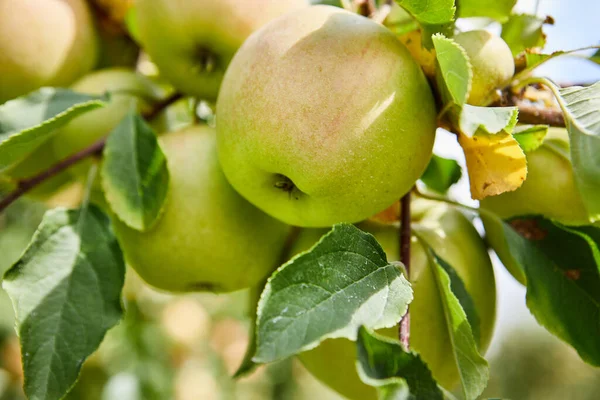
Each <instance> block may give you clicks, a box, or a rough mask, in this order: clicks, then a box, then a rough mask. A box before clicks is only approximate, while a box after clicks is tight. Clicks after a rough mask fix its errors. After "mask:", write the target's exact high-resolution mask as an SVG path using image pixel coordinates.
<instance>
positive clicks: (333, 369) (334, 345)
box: [293, 203, 496, 400]
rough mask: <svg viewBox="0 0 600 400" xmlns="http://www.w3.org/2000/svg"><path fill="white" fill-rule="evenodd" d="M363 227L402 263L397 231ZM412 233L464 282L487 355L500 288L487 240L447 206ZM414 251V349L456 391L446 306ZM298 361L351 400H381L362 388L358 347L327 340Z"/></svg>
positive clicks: (306, 236)
mask: <svg viewBox="0 0 600 400" xmlns="http://www.w3.org/2000/svg"><path fill="white" fill-rule="evenodd" d="M440 204H441V203H440ZM360 227H361V229H363V230H365V231H367V232H370V233H372V234H373V235H374V236H375V238H376V239H377V240H378V241H379V243H380V244H381V246H382V247H383V249H384V250H385V252H386V254H387V256H388V259H389V260H391V261H392V260H398V259H399V249H398V242H399V241H398V229H397V227H394V226H391V225H380V224H374V223H372V222H370V223H366V224H363V225H361V226H360ZM413 228H414V230H415V231H416V232H418V233H419V234H420V235H421V236H422V237H423V238H424V239H425V240H426V241H427V242H428V244H429V245H430V246H431V247H432V248H433V249H434V251H435V252H436V253H437V254H438V255H439V256H440V257H442V258H443V259H444V260H446V261H447V262H448V263H449V264H450V265H451V266H452V267H453V268H454V269H455V271H456V272H457V274H458V276H459V277H460V278H461V279H462V281H463V283H464V285H465V288H466V289H467V292H468V293H469V294H470V295H471V298H472V299H473V302H474V304H475V306H476V310H477V313H478V316H479V318H480V324H479V338H478V344H479V349H480V351H481V352H482V353H483V352H485V350H486V349H487V347H488V345H489V343H490V340H491V336H492V333H493V329H494V322H495V314H496V286H495V280H494V273H493V268H492V264H491V261H490V259H489V256H488V253H487V249H486V247H485V244H484V242H483V240H482V239H481V237H480V236H479V234H478V233H477V231H476V230H475V228H474V227H473V225H472V224H471V222H470V221H469V220H468V219H467V218H466V217H465V216H464V215H463V214H462V213H461V212H460V211H458V210H456V209H454V208H451V207H448V206H445V205H438V206H435V207H433V208H431V210H430V211H429V212H428V213H426V214H425V216H424V217H423V218H422V219H421V220H420V221H419V222H415V223H414V224H413ZM322 233H324V231H321V230H304V231H302V232H301V233H300V237H299V238H298V242H297V243H296V245H295V247H294V248H293V251H294V252H300V251H303V250H305V249H307V248H308V247H310V246H311V245H312V244H314V243H315V242H316V241H317V240H318V239H319V238H320V236H321V234H322ZM411 246H412V249H411V265H410V281H411V283H412V285H413V290H414V300H413V302H412V303H411V304H410V312H411V316H410V318H411V323H410V345H411V348H412V349H413V350H415V351H416V352H418V353H419V354H420V355H421V357H422V358H423V360H424V361H425V362H426V363H427V365H428V366H429V368H430V369H431V372H432V374H433V377H434V378H435V379H436V380H437V381H438V383H440V384H441V385H442V386H444V387H445V388H448V389H452V388H453V386H454V385H455V384H456V383H457V381H458V379H459V372H458V369H457V367H456V364H455V363H454V361H453V358H452V355H451V354H452V345H451V339H450V337H449V335H448V327H447V322H446V320H445V317H444V309H443V307H444V306H443V304H442V302H441V298H440V295H439V291H438V288H437V283H436V280H435V278H434V275H433V272H432V269H431V266H430V265H429V263H428V260H427V256H426V254H425V251H424V249H423V247H422V245H421V244H420V242H418V241H417V240H416V239H415V238H414V237H413V240H412V242H411ZM380 333H383V334H385V335H387V336H390V337H395V338H397V335H398V330H397V328H396V329H384V330H382V331H381V332H380ZM476 340H477V338H476ZM299 358H300V360H301V361H302V363H303V364H304V366H305V367H306V368H307V369H308V370H309V371H310V372H311V373H312V374H313V375H314V376H315V377H316V378H318V379H319V380H321V381H322V382H323V383H325V384H326V385H328V386H330V387H331V388H332V389H334V390H335V391H337V392H339V393H340V394H342V395H344V396H346V397H348V398H349V399H353V400H369V399H377V395H376V392H375V389H374V388H372V387H369V386H367V385H365V384H363V383H362V382H361V381H360V379H359V377H358V373H357V371H356V364H355V362H356V344H355V343H354V342H351V341H350V340H347V339H328V340H326V341H324V342H323V343H321V344H320V345H319V346H318V347H317V348H315V349H313V350H310V351H308V352H305V353H302V354H300V356H299Z"/></svg>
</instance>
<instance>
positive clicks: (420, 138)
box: [217, 6, 436, 227]
mask: <svg viewBox="0 0 600 400" xmlns="http://www.w3.org/2000/svg"><path fill="white" fill-rule="evenodd" d="M435 129H436V110H435V105H434V101H433V96H432V94H431V90H430V88H429V86H428V83H427V81H426V79H425V77H424V75H423V72H422V71H421V69H420V67H419V65H417V63H416V62H415V61H414V60H413V58H412V57H411V55H410V53H409V52H408V50H407V49H406V48H405V47H404V46H403V45H402V44H401V43H400V42H399V41H398V39H397V38H396V37H395V36H394V34H393V33H391V32H390V31H389V30H388V29H386V28H384V27H383V26H381V25H379V24H377V23H375V22H373V21H372V20H370V19H367V18H364V17H362V16H359V15H356V14H352V13H350V12H347V11H344V10H341V9H339V8H335V7H331V6H313V7H309V8H306V9H303V10H300V11H297V12H295V13H289V14H286V15H285V16H282V17H280V18H278V19H276V20H274V21H272V22H271V23H269V24H267V25H266V26H264V27H263V28H261V29H260V30H258V31H257V32H255V33H254V34H253V35H252V36H250V38H249V39H248V40H247V41H246V42H245V43H244V45H243V46H242V47H241V48H240V50H239V51H238V53H237V54H236V56H235V57H234V59H233V61H232V62H231V64H230V66H229V69H228V70H227V73H226V74H225V78H224V80H223V84H222V87H221V92H220V94H219V99H218V102H217V135H218V151H219V160H220V161H221V165H222V166H223V170H224V172H225V175H226V176H227V178H228V179H229V181H230V182H231V184H232V185H233V187H234V188H235V189H236V190H237V191H238V192H240V193H241V194H242V195H243V196H244V197H246V198H247V199H248V200H249V201H250V202H252V203H253V204H255V205H256V206H257V207H259V208H261V209H262V210H264V211H265V212H267V213H268V214H270V215H272V216H274V217H276V218H279V219H280V220H282V221H284V222H286V223H289V224H291V225H299V226H314V227H317V226H323V227H324V226H330V225H332V224H334V223H337V222H357V221H360V220H363V219H366V218H368V217H370V216H371V215H374V214H376V213H378V212H380V211H382V210H383V209H385V208H386V207H388V206H390V205H391V204H392V203H393V202H394V201H396V200H397V199H399V198H400V197H401V196H402V195H404V194H405V193H406V192H407V191H408V190H410V188H411V187H412V186H413V185H414V183H415V181H416V180H417V179H418V178H419V176H421V174H422V172H423V171H424V170H425V167H426V166H427V163H428V162H429V159H430V157H431V150H432V145H433V140H434V136H435Z"/></svg>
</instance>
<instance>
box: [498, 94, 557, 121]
mask: <svg viewBox="0 0 600 400" xmlns="http://www.w3.org/2000/svg"><path fill="white" fill-rule="evenodd" d="M533 86H534V87H536V88H537V89H538V90H542V88H541V87H538V86H539V85H533ZM525 92H526V90H525V88H524V89H522V90H520V91H519V92H518V93H513V92H512V89H511V88H508V89H506V90H504V91H503V92H502V95H501V96H500V100H498V101H497V102H495V103H493V104H491V106H495V107H506V106H515V107H517V108H518V109H519V122H520V123H524V124H532V125H537V124H544V125H550V126H556V127H562V128H564V127H565V119H564V116H563V113H562V111H561V110H560V108H558V107H540V106H537V105H536V104H535V103H532V102H531V101H528V100H525V99H524V96H525Z"/></svg>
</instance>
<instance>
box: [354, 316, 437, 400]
mask: <svg viewBox="0 0 600 400" xmlns="http://www.w3.org/2000/svg"><path fill="white" fill-rule="evenodd" d="M356 346H357V357H358V362H357V368H358V372H359V376H360V377H361V380H362V381H363V382H364V383H366V384H367V385H370V386H375V387H378V388H379V390H378V391H379V394H380V396H379V398H380V399H390V400H392V399H398V398H403V399H404V398H406V399H410V398H413V399H428V400H436V399H439V400H443V398H444V395H443V394H442V391H441V390H440V388H439V387H438V385H437V383H436V382H435V380H434V379H433V376H432V375H431V371H430V370H429V368H428V367H427V365H426V364H425V362H424V361H423V360H422V359H421V357H420V356H419V355H418V354H416V353H412V352H410V353H409V352H406V351H405V350H404V348H403V347H402V345H401V344H400V342H398V341H396V340H391V339H389V338H387V337H384V336H381V335H377V334H375V333H373V332H370V331H369V330H367V329H366V328H365V327H363V326H361V327H360V328H359V331H358V335H357V341H356ZM407 389H408V390H407ZM399 392H400V393H399Z"/></svg>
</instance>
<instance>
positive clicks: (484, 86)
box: [454, 30, 515, 106]
mask: <svg viewBox="0 0 600 400" xmlns="http://www.w3.org/2000/svg"><path fill="white" fill-rule="evenodd" d="M454 40H455V41H456V42H457V43H458V44H460V45H461V46H462V48H463V49H465V51H466V52H467V55H468V56H469V60H470V61H471V66H472V67H473V80H472V81H471V91H470V92H469V98H468V100H467V103H469V104H472V105H476V106H485V105H487V104H488V103H489V102H490V100H491V99H492V97H493V92H494V90H495V89H498V88H502V87H504V86H506V85H507V84H508V83H509V82H510V80H511V79H512V77H513V75H514V73H515V62H514V60H513V56H512V52H511V51H510V48H509V47H508V45H507V44H506V42H505V41H504V40H502V38H500V37H499V36H496V35H494V34H493V33H490V32H488V31H484V30H475V31H468V32H463V33H459V34H458V35H456V36H454Z"/></svg>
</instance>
